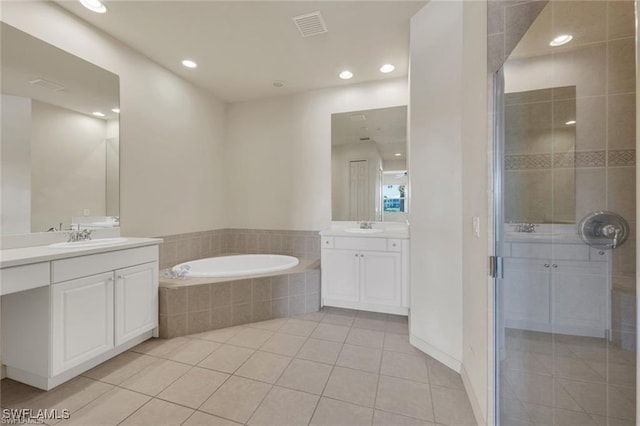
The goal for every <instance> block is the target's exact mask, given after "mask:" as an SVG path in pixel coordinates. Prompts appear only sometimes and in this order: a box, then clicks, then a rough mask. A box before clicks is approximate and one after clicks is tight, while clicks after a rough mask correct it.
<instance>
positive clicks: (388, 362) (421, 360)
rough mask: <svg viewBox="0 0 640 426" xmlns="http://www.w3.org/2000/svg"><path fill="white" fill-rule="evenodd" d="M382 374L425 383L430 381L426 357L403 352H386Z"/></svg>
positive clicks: (381, 369) (383, 358)
mask: <svg viewBox="0 0 640 426" xmlns="http://www.w3.org/2000/svg"><path fill="white" fill-rule="evenodd" d="M380 374H385V375H387V376H394V377H400V378H403V379H407V380H415V381H417V382H423V383H426V382H428V381H429V374H428V373H427V360H426V359H425V357H424V356H415V355H408V354H404V353H401V352H392V351H384V353H383V355H382V366H381V368H380Z"/></svg>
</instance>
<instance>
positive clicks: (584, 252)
mask: <svg viewBox="0 0 640 426" xmlns="http://www.w3.org/2000/svg"><path fill="white" fill-rule="evenodd" d="M511 257H521V258H525V259H554V260H589V247H588V246H587V245H585V244H548V243H512V244H511Z"/></svg>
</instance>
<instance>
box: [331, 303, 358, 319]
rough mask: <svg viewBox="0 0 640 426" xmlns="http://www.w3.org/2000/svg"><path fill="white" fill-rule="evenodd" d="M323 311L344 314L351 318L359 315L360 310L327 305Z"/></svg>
mask: <svg viewBox="0 0 640 426" xmlns="http://www.w3.org/2000/svg"><path fill="white" fill-rule="evenodd" d="M322 311H323V312H325V313H326V314H334V315H343V316H345V317H351V318H355V317H356V316H357V315H358V312H360V311H357V310H355V309H346V308H336V307H333V306H326V307H324V308H323V310H322Z"/></svg>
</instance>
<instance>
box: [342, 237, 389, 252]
mask: <svg viewBox="0 0 640 426" xmlns="http://www.w3.org/2000/svg"><path fill="white" fill-rule="evenodd" d="M333 244H334V248H337V249H347V250H374V251H386V250H387V239H386V238H363V237H335V240H334V243H333Z"/></svg>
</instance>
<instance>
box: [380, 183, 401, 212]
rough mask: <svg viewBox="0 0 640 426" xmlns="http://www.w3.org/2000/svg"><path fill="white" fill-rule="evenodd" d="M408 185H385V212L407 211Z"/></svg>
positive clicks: (383, 190) (383, 191) (383, 194)
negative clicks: (406, 190) (406, 189)
mask: <svg viewBox="0 0 640 426" xmlns="http://www.w3.org/2000/svg"><path fill="white" fill-rule="evenodd" d="M405 187H406V185H384V186H383V188H382V200H383V208H384V212H385V213H405V212H406V210H405V193H406V192H405Z"/></svg>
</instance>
